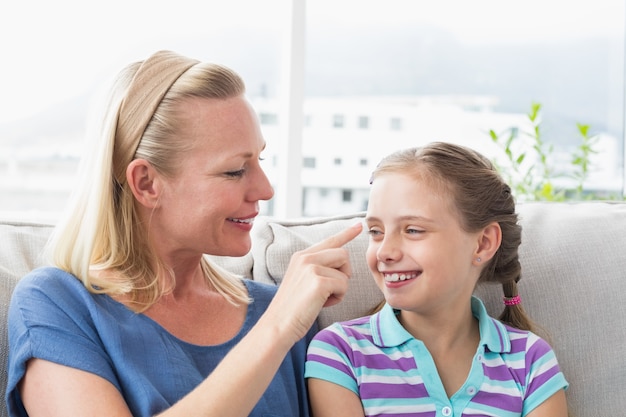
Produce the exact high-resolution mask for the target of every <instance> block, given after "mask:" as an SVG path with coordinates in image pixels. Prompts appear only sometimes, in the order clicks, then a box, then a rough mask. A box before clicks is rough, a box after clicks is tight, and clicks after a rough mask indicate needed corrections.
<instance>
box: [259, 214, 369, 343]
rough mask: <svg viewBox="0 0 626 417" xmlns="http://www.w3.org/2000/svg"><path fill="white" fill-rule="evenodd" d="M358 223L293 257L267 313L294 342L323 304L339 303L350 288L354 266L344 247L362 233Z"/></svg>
mask: <svg viewBox="0 0 626 417" xmlns="http://www.w3.org/2000/svg"><path fill="white" fill-rule="evenodd" d="M362 230H363V225H362V224H361V223H357V224H355V225H353V226H351V227H349V228H347V229H345V230H343V231H341V232H339V233H337V234H335V235H333V236H331V237H329V238H327V239H325V240H323V241H321V242H319V243H317V244H315V245H312V246H310V247H309V248H307V249H305V250H302V251H299V252H296V253H294V255H293V256H292V257H291V261H290V262H289V266H288V267H287V271H286V273H285V277H284V279H283V281H282V283H281V284H280V287H279V289H278V293H277V294H276V296H275V297H274V300H273V301H272V303H271V304H270V306H269V307H268V309H267V312H266V315H267V316H269V317H270V319H271V320H272V321H273V322H274V323H280V324H281V326H280V327H279V330H280V331H281V332H283V333H284V334H283V335H282V336H284V337H287V338H288V339H286V341H287V340H288V341H289V343H291V344H293V343H295V342H296V341H298V340H299V339H301V338H302V337H304V335H305V334H306V332H307V331H308V330H309V328H310V327H311V326H312V325H313V322H314V321H315V319H316V318H317V316H318V314H319V312H320V310H321V309H322V308H323V307H326V306H331V305H334V304H337V303H338V302H339V301H341V299H342V298H343V296H344V295H345V293H346V291H347V290H348V279H349V278H350V274H351V268H350V261H349V256H348V251H347V250H346V249H345V248H343V246H344V245H345V244H346V243H348V242H350V241H351V240H353V239H354V238H355V237H357V236H358V235H359V233H361V231H362Z"/></svg>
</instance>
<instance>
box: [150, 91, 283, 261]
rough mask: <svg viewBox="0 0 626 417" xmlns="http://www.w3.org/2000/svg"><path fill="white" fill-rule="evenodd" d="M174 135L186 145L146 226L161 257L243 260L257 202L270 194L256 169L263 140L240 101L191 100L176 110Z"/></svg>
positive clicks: (253, 117) (245, 104)
mask: <svg viewBox="0 0 626 417" xmlns="http://www.w3.org/2000/svg"><path fill="white" fill-rule="evenodd" d="M180 110H181V113H182V114H183V115H184V121H183V123H184V125H183V127H182V129H181V132H179V133H178V134H179V135H182V136H183V137H184V140H189V141H191V143H193V148H192V150H191V151H190V152H188V153H187V154H186V156H185V157H184V160H183V163H182V164H181V167H180V168H179V170H178V172H177V173H176V175H175V176H174V178H163V181H164V187H163V191H162V194H161V197H160V199H159V203H158V207H157V209H156V210H155V211H154V212H153V213H152V215H151V218H150V219H148V221H150V230H151V233H153V234H154V236H155V237H156V239H154V240H156V242H155V244H157V245H159V246H160V247H161V248H162V250H163V251H164V253H171V254H172V255H174V254H176V253H181V252H182V253H184V252H186V253H189V254H191V255H194V254H198V253H207V254H212V255H221V256H243V255H245V254H246V253H248V251H249V250H250V245H251V241H250V230H251V228H252V221H253V220H254V218H255V217H256V216H257V215H258V214H259V205H258V202H259V200H269V199H270V198H272V196H273V194H274V191H273V189H272V187H271V185H270V183H269V181H268V179H267V177H266V176H265V173H264V172H263V170H262V169H261V166H260V159H261V152H262V151H263V149H264V148H265V141H264V139H263V136H262V134H261V130H260V127H259V123H258V120H257V117H256V114H255V113H254V111H253V109H252V108H251V106H250V105H249V103H248V102H247V100H246V99H245V98H244V97H242V96H239V97H235V98H229V99H225V100H219V99H199V98H194V99H190V100H188V101H186V102H185V103H183V104H182V105H181V109H180Z"/></svg>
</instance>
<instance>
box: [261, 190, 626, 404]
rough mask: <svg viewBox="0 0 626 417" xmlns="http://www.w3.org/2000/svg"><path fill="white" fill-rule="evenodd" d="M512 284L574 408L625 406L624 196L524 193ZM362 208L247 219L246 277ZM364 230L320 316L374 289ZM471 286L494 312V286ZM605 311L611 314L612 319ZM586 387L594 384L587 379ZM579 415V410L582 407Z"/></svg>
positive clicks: (356, 306) (266, 274) (345, 309)
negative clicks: (341, 291)
mask: <svg viewBox="0 0 626 417" xmlns="http://www.w3.org/2000/svg"><path fill="white" fill-rule="evenodd" d="M518 212H519V215H520V223H521V224H522V228H523V229H522V230H523V232H522V245H521V247H520V260H521V263H522V279H521V281H520V283H519V291H520V294H521V297H522V303H523V306H524V308H525V309H526V310H527V312H528V313H529V314H530V316H531V318H532V319H533V320H534V321H535V322H537V323H538V324H539V325H540V326H541V328H543V329H544V330H545V331H544V332H540V334H542V336H546V338H547V339H548V340H549V341H550V342H551V343H552V345H553V346H554V349H555V351H556V354H557V357H558V358H559V362H560V363H561V366H562V369H563V372H564V373H565V375H566V377H567V378H568V380H569V381H571V386H570V388H569V390H568V399H569V401H570V402H571V404H572V405H573V406H574V409H576V410H595V412H594V415H617V414H620V413H621V410H623V409H626V399H624V397H623V396H622V395H621V387H622V385H623V383H624V375H626V361H625V360H624V359H623V358H621V356H622V355H621V349H622V347H623V346H626V326H624V325H622V323H623V321H624V320H625V319H626V310H625V309H624V305H623V304H622V300H621V299H622V297H623V294H626V255H625V254H626V204H624V203H601V202H586V203H544V202H542V203H524V204H519V205H518ZM362 219H363V213H359V214H356V215H348V216H338V217H331V218H321V219H302V220H278V219H272V218H265V219H261V220H260V221H259V222H258V224H255V229H254V230H253V233H254V245H253V254H254V258H255V261H254V266H253V272H254V274H253V275H254V278H255V279H258V280H262V281H266V282H272V283H276V284H280V282H281V280H282V277H283V275H284V273H285V271H286V269H287V265H288V264H289V260H290V257H291V255H292V254H293V252H295V251H297V250H301V249H304V248H306V247H308V246H310V245H311V244H313V243H316V242H318V241H320V240H322V239H324V238H326V237H327V236H330V235H332V234H334V233H337V232H338V231H339V230H341V229H342V228H345V227H348V226H350V225H351V224H353V223H354V222H355V221H359V220H362ZM367 241H368V237H367V234H366V233H362V234H361V235H360V236H359V237H357V238H356V239H355V240H354V241H352V242H350V243H349V244H348V245H346V247H347V249H348V250H349V251H350V259H351V262H352V270H353V274H352V278H351V281H350V289H349V291H348V294H347V295H346V297H345V299H344V301H343V302H342V303H340V304H339V305H336V306H333V307H329V308H326V309H324V310H323V311H322V312H321V314H320V317H319V320H318V323H319V325H320V326H321V327H324V326H326V325H328V324H330V323H332V322H334V321H341V320H347V319H350V318H354V317H358V316H361V315H363V314H366V313H367V312H368V311H369V309H370V308H372V307H373V306H374V305H376V304H377V302H378V301H380V300H381V299H382V296H381V293H380V291H379V290H378V288H377V287H376V285H375V284H374V282H373V280H372V278H371V276H370V273H369V270H368V269H367V265H366V262H365V251H366V247H367ZM476 294H477V295H478V296H479V297H480V298H482V299H483V300H484V301H485V304H486V306H487V309H488V311H489V312H490V314H491V315H492V316H495V317H497V316H498V315H499V314H500V313H501V311H502V309H503V303H502V295H503V294H502V287H501V286H500V285H483V286H479V287H478V288H477V289H476ZM612 319H613V320H612ZM591 387H602V389H593V388H591ZM584 415H586V414H584Z"/></svg>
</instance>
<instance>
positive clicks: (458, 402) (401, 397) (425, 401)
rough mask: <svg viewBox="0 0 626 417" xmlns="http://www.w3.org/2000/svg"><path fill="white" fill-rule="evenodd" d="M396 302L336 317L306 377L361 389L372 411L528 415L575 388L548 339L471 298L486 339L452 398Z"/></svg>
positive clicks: (312, 348)
mask: <svg viewBox="0 0 626 417" xmlns="http://www.w3.org/2000/svg"><path fill="white" fill-rule="evenodd" d="M397 313H398V311H397V310H394V309H392V308H391V307H390V306H389V304H386V305H385V307H384V308H383V309H382V310H381V311H380V312H378V313H377V314H374V315H372V316H369V317H363V318H359V319H355V320H351V321H346V322H342V323H335V324H333V325H331V326H329V327H327V328H326V329H324V330H322V331H321V332H319V333H318V334H317V335H316V336H315V338H314V339H313V341H312V342H311V344H310V345H309V351H308V358H307V363H306V374H305V377H307V378H318V379H323V380H326V381H330V382H333V383H335V384H338V385H340V386H343V387H345V388H347V389H349V390H351V391H353V392H354V393H355V394H357V395H358V396H359V398H360V399H361V403H362V404H363V410H364V413H365V416H394V417H400V416H407V417H408V416H411V417H416V416H419V417H435V416H452V415H454V416H459V417H461V416H462V417H466V416H467V417H469V416H478V415H480V416H498V417H519V416H526V415H528V414H529V413H530V412H531V411H533V410H534V409H535V408H536V407H537V406H539V405H540V404H541V403H543V402H544V401H545V400H546V399H548V398H549V397H550V396H552V395H553V394H554V393H556V392H557V391H559V390H561V389H565V388H567V387H568V383H567V381H566V380H565V377H564V375H563V373H562V372H561V370H560V368H559V364H558V362H557V359H556V356H555V354H554V351H553V350H552V348H551V347H550V346H549V345H548V343H547V342H546V341H545V340H543V339H541V338H539V337H538V336H537V335H535V334H534V333H532V332H529V331H524V330H519V329H515V328H513V327H511V326H507V325H505V324H503V323H501V322H500V321H498V320H496V319H494V318H492V317H489V316H488V314H487V310H486V309H485V306H484V305H483V303H482V302H481V300H479V299H478V298H476V297H472V313H473V314H474V316H475V317H476V318H477V319H478V322H479V329H480V343H479V346H478V349H477V351H476V353H475V355H474V358H473V361H472V366H471V370H470V372H469V375H468V377H467V379H466V381H465V383H464V384H463V386H462V387H461V388H460V389H459V390H458V391H457V392H456V393H454V394H453V395H452V396H451V397H448V395H447V394H446V391H445V388H444V386H443V383H442V381H441V379H440V378H439V374H438V372H437V368H436V366H435V363H434V361H433V359H432V356H431V355H430V352H429V351H428V349H426V346H425V345H424V343H423V342H422V341H420V340H418V339H415V338H414V337H413V336H411V334H410V333H409V332H407V331H406V329H405V328H404V327H402V324H400V322H399V321H398V319H397Z"/></svg>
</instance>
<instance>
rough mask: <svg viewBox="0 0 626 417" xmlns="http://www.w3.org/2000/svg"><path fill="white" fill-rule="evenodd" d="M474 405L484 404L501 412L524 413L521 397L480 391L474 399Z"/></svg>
mask: <svg viewBox="0 0 626 417" xmlns="http://www.w3.org/2000/svg"><path fill="white" fill-rule="evenodd" d="M471 402H472V403H476V404H483V405H487V406H489V407H494V408H497V409H500V410H506V411H511V412H517V413H521V412H522V406H523V401H522V398H521V397H519V396H510V395H506V394H497V393H486V392H483V391H479V392H478V393H476V395H475V396H474V398H472V401H471Z"/></svg>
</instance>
